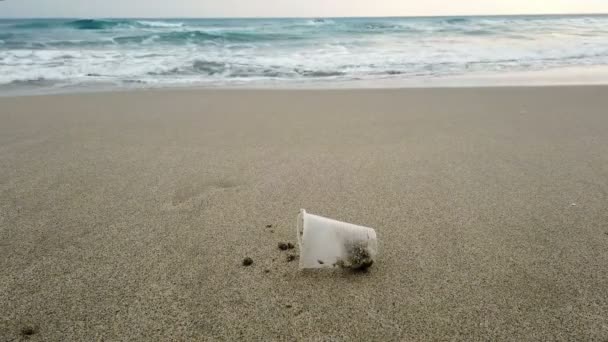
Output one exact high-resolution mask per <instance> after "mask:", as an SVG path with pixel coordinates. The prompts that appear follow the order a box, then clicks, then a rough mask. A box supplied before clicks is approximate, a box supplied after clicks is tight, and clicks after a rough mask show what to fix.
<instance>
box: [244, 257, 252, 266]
mask: <svg viewBox="0 0 608 342" xmlns="http://www.w3.org/2000/svg"><path fill="white" fill-rule="evenodd" d="M251 264H253V259H251V258H250V257H246V258H245V259H243V266H249V265H251Z"/></svg>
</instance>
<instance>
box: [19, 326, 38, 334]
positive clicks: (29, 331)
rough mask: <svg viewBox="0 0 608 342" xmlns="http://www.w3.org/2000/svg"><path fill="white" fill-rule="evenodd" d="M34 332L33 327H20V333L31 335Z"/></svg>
mask: <svg viewBox="0 0 608 342" xmlns="http://www.w3.org/2000/svg"><path fill="white" fill-rule="evenodd" d="M35 333H36V329H35V328H33V327H23V328H21V335H24V336H31V335H34V334H35Z"/></svg>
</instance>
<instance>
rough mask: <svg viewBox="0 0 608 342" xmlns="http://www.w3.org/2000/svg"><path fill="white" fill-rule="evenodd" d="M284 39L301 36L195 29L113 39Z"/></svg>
mask: <svg viewBox="0 0 608 342" xmlns="http://www.w3.org/2000/svg"><path fill="white" fill-rule="evenodd" d="M286 39H292V40H296V39H302V37H301V36H297V35H293V34H281V33H259V32H235V31H227V32H214V33H211V32H204V31H200V30H195V31H172V32H166V33H153V34H140V35H134V36H119V37H114V38H113V40H114V41H115V42H116V43H118V44H133V43H135V44H145V43H152V42H161V43H166V44H178V45H179V44H184V43H206V42H234V43H250V42H260V41H276V40H286Z"/></svg>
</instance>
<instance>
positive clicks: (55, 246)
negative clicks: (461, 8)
mask: <svg viewBox="0 0 608 342" xmlns="http://www.w3.org/2000/svg"><path fill="white" fill-rule="evenodd" d="M607 108H608V87H603V86H589V87H539V88H524V87H513V88H467V89H465V88H463V89H393V90H383V89H377V90H331V91H328V90H326V91H321V90H319V91H315V90H292V91H278V90H224V91H222V90H182V91H179V90H175V91H142V92H124V93H99V94H79V95H55V96H39V97H18V98H0V341H12V340H20V339H23V338H28V339H29V340H31V341H43V340H48V341H58V340H64V341H70V340H71V341H76V340H81V341H94V340H107V341H115V340H266V341H268V340H286V341H293V340H302V341H325V340H332V341H351V340H375V341H397V340H399V341H408V340H411V341H421V340H467V341H471V340H517V341H527V340H530V341H533V340H536V341H538V340H561V341H566V340H586V341H592V340H593V341H606V340H608V109H607ZM300 208H306V209H307V210H308V211H309V212H311V213H315V214H320V215H324V216H328V217H332V218H336V219H340V220H345V221H348V222H352V223H356V224H361V225H366V226H370V227H374V228H376V230H377V232H378V236H379V238H380V241H381V245H380V248H381V250H380V256H379V258H378V260H377V262H376V263H375V264H374V265H373V267H372V268H371V269H370V271H369V272H367V273H364V274H351V273H348V272H342V271H323V272H300V271H298V269H297V261H292V262H287V260H286V259H287V255H288V253H289V252H288V251H281V250H279V249H278V247H277V244H278V243H279V242H295V218H296V214H297V212H298V210H299V209H300ZM267 225H272V227H270V228H267ZM296 252H297V251H296ZM245 257H251V258H252V260H253V264H252V265H251V266H248V267H245V266H243V265H242V262H243V259H244V258H245ZM266 270H268V272H266ZM28 328H29V330H28ZM29 333H31V335H28V337H25V335H26V334H29Z"/></svg>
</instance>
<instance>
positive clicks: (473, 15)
mask: <svg viewBox="0 0 608 342" xmlns="http://www.w3.org/2000/svg"><path fill="white" fill-rule="evenodd" d="M523 16H529V17H533V16H538V17H550V16H608V12H605V13H586V12H583V13H519V14H453V15H397V16H395V15H390V16H380V15H378V16H284V17H281V16H256V17H250V16H234V17H230V16H216V17H205V16H201V17H188V16H174V17H160V16H158V17H157V16H143V17H130V16H129V17H119V16H82V17H73V16H54V17H50V16H49V17H43V16H39V17H36V16H34V17H25V16H24V17H17V16H15V17H0V20H6V19H82V18H86V19H212V20H213V19H366V18H379V19H380V18H395V19H397V18H453V17H523Z"/></svg>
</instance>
